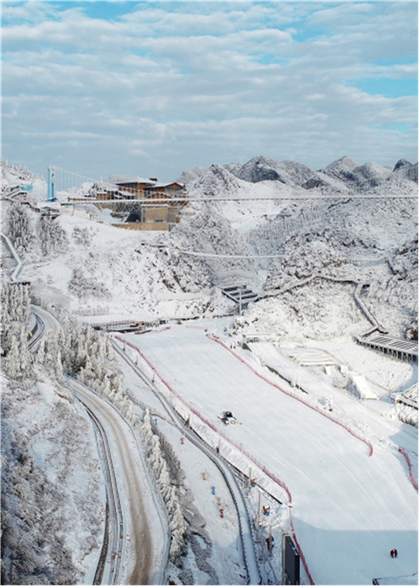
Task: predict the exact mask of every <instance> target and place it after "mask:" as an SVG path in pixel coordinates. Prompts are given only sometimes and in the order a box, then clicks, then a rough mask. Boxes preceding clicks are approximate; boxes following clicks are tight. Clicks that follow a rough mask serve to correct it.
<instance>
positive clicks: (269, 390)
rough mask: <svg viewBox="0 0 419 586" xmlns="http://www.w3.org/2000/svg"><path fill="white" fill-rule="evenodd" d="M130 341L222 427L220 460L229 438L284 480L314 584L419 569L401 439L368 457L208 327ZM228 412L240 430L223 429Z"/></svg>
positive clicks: (363, 580)
mask: <svg viewBox="0 0 419 586" xmlns="http://www.w3.org/2000/svg"><path fill="white" fill-rule="evenodd" d="M124 338H125V339H126V340H127V341H129V342H130V343H132V344H134V345H136V346H137V347H138V348H139V349H140V350H141V352H142V353H143V355H144V356H145V357H146V358H147V360H148V361H149V362H150V363H151V364H152V365H153V366H154V367H155V369H156V371H157V373H158V374H159V376H160V377H161V378H162V379H164V380H165V381H166V382H167V383H168V385H169V386H170V387H171V388H172V389H173V390H174V391H175V392H176V393H177V394H178V395H180V396H181V397H182V399H183V400H184V401H185V402H186V403H187V404H189V405H191V406H192V407H193V408H194V409H195V410H196V411H198V412H199V413H200V414H202V417H203V419H206V420H207V421H209V423H210V424H211V426H212V427H215V428H216V429H218V430H219V432H220V438H221V441H220V452H221V453H222V452H223V451H224V450H225V451H226V452H227V451H228V452H229V458H230V459H231V458H232V457H234V450H233V449H232V445H231V444H229V441H230V440H231V442H232V443H233V444H234V445H235V446H238V447H239V450H237V448H236V453H237V457H238V458H239V457H240V453H239V452H240V448H241V449H242V450H243V452H248V453H249V454H251V456H252V458H253V459H254V460H255V461H258V462H259V463H260V464H261V466H264V467H265V468H266V469H267V470H268V471H269V472H270V473H271V474H272V475H273V476H275V477H277V478H279V479H280V480H281V481H282V482H284V483H285V485H286V486H287V487H288V489H289V491H290V493H291V495H292V519H293V524H294V529H295V534H296V537H297V539H298V542H299V544H300V546H301V550H302V552H303V554H304V556H305V559H306V562H307V567H308V570H309V572H310V574H311V577H312V580H313V582H314V583H315V584H371V582H372V579H373V578H374V577H377V576H402V575H411V574H413V573H414V572H416V571H417V552H418V542H417V526H416V519H417V492H416V490H415V488H414V487H413V485H412V483H411V481H410V478H409V471H408V468H407V466H406V463H405V462H404V459H403V458H402V457H401V456H400V454H399V453H398V451H397V449H396V447H395V446H396V444H397V437H393V438H392V439H393V441H394V442H395V443H394V447H393V445H391V444H389V443H386V444H385V445H382V444H380V443H379V442H377V443H375V444H374V446H373V447H374V450H373V455H372V456H370V455H369V454H370V450H369V448H368V446H367V445H366V443H365V442H364V441H362V440H361V439H359V438H357V437H355V436H354V435H352V434H351V433H349V432H348V431H347V430H346V429H345V428H344V427H342V426H341V425H338V424H337V423H335V422H334V421H332V420H330V419H328V418H326V417H324V416H323V415H322V414H320V413H318V412H316V411H315V410H313V409H311V408H310V407H308V406H307V405H305V404H303V403H301V402H300V401H298V400H296V399H295V398H293V397H292V396H289V395H287V394H285V393H283V392H281V391H280V390H279V389H278V388H276V387H275V386H273V385H271V384H269V382H267V381H266V380H263V379H262V378H260V377H259V376H257V375H256V374H255V373H254V372H253V371H252V369H251V368H249V366H247V365H246V364H245V363H243V362H241V361H240V360H239V359H238V358H237V357H236V356H234V355H233V354H232V353H231V352H229V350H228V348H225V347H224V346H223V345H221V344H218V343H216V342H215V341H214V340H211V339H210V338H209V337H208V336H207V335H206V333H205V331H204V328H202V329H199V328H198V327H194V328H192V327H188V326H186V325H176V326H172V327H171V328H170V329H167V330H165V331H163V332H159V333H158V334H157V333H156V334H154V333H149V334H146V335H143V336H135V335H126V336H124ZM285 384H286V383H284V386H285ZM225 410H231V411H232V412H233V414H234V416H235V417H236V418H237V420H238V422H239V425H231V426H223V424H222V423H221V422H220V419H219V415H220V414H221V413H222V412H223V411H225ZM387 424H388V422H387ZM395 433H397V428H395ZM223 438H226V439H223ZM232 454H233V456H232ZM393 548H396V549H397V550H398V552H399V556H398V558H397V559H392V558H391V557H390V553H389V552H390V550H391V549H393Z"/></svg>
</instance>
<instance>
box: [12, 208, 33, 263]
mask: <svg viewBox="0 0 419 586" xmlns="http://www.w3.org/2000/svg"><path fill="white" fill-rule="evenodd" d="M7 234H8V236H9V238H10V240H11V241H12V243H13V246H14V247H15V248H16V251H17V252H18V254H25V253H27V252H29V251H30V249H31V247H32V246H33V244H34V242H35V235H34V231H33V228H32V224H31V219H30V215H29V212H28V210H27V208H26V207H24V206H22V205H21V204H19V203H15V204H12V205H11V206H10V209H9V213H8V222H7Z"/></svg>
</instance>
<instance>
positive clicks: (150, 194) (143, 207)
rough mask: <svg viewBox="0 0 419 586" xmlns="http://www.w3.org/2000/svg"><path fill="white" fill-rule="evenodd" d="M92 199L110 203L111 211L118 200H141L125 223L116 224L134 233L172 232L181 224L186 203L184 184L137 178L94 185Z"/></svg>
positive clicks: (90, 195)
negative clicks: (136, 231)
mask: <svg viewBox="0 0 419 586" xmlns="http://www.w3.org/2000/svg"><path fill="white" fill-rule="evenodd" d="M90 198H92V199H93V198H94V199H96V200H100V201H103V202H106V201H109V205H110V206H112V208H114V206H115V205H117V202H116V203H115V200H119V201H121V204H122V202H126V201H127V200H131V201H133V202H135V200H142V201H141V202H139V203H138V205H136V206H135V209H132V210H131V211H130V212H129V214H128V217H127V218H126V219H125V221H124V222H122V223H118V224H116V223H115V224H113V225H114V226H117V227H118V228H128V229H131V230H170V229H171V227H172V226H173V225H174V224H176V223H178V222H179V220H180V216H179V214H180V211H181V209H182V208H183V207H184V206H185V205H186V204H187V193H186V191H185V187H184V185H182V184H181V183H177V182H176V181H173V182H172V183H162V182H159V181H158V180H157V179H154V178H151V179H141V178H136V179H133V180H129V181H117V182H116V183H114V184H113V183H95V184H94V185H93V187H92V188H91V190H90V192H89V195H88V196H87V198H86V199H90ZM174 198H176V199H175V200H174V201H173V199H174ZM111 202H112V203H111Z"/></svg>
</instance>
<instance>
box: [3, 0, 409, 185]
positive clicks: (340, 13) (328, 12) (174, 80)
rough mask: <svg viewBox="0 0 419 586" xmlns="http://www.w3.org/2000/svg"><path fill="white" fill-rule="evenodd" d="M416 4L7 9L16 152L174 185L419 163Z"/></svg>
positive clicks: (35, 5)
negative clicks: (246, 171) (238, 174)
mask: <svg viewBox="0 0 419 586" xmlns="http://www.w3.org/2000/svg"><path fill="white" fill-rule="evenodd" d="M417 10H418V7H417V3H416V2H407V1H398V2H387V1H385V2H376V1H374V2H363V1H357V2H348V1H345V2H315V1H307V2H304V1H293V2H287V1H281V2H277V1H271V2H221V1H217V2H204V1H199V2H198V1H194V2H187V1H183V2H166V1H160V2H98V1H95V0H91V1H90V2H72V1H71V0H68V1H67V2H53V1H48V2H23V1H18V2H16V1H7V0H6V1H3V2H2V60H3V64H2V66H3V69H2V98H3V111H2V158H4V159H8V160H9V161H10V162H13V163H24V164H26V165H28V167H29V168H30V169H32V170H33V171H36V172H38V173H41V174H44V175H45V174H46V168H47V166H48V165H50V164H55V165H57V166H59V167H61V168H64V169H68V170H71V171H74V172H77V173H80V174H82V175H86V176H89V177H97V178H99V177H107V176H108V175H110V174H120V175H125V176H134V175H141V176H150V177H159V178H160V179H164V180H169V179H175V178H176V177H178V176H179V175H180V173H181V172H182V171H184V170H187V169H192V168H194V167H195V166H204V167H208V166H209V165H211V164H212V163H220V164H224V163H229V162H233V161H237V162H240V161H241V162H243V163H244V162H246V161H247V160H249V159H251V158H252V157H254V156H258V155H265V156H267V157H272V158H274V159H277V160H288V159H292V158H294V159H295V160H297V161H299V162H301V163H304V164H306V165H308V166H309V167H311V168H312V169H318V168H320V167H323V166H326V165H327V164H329V163H331V162H332V161H333V160H335V159H338V158H340V157H342V156H344V155H348V156H351V157H352V158H354V159H355V160H357V161H358V162H359V163H364V162H367V161H376V162H379V163H381V164H385V165H394V164H395V163H396V161H397V160H398V159H400V158H406V159H408V160H411V161H412V162H416V161H417V47H418V44H417Z"/></svg>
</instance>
